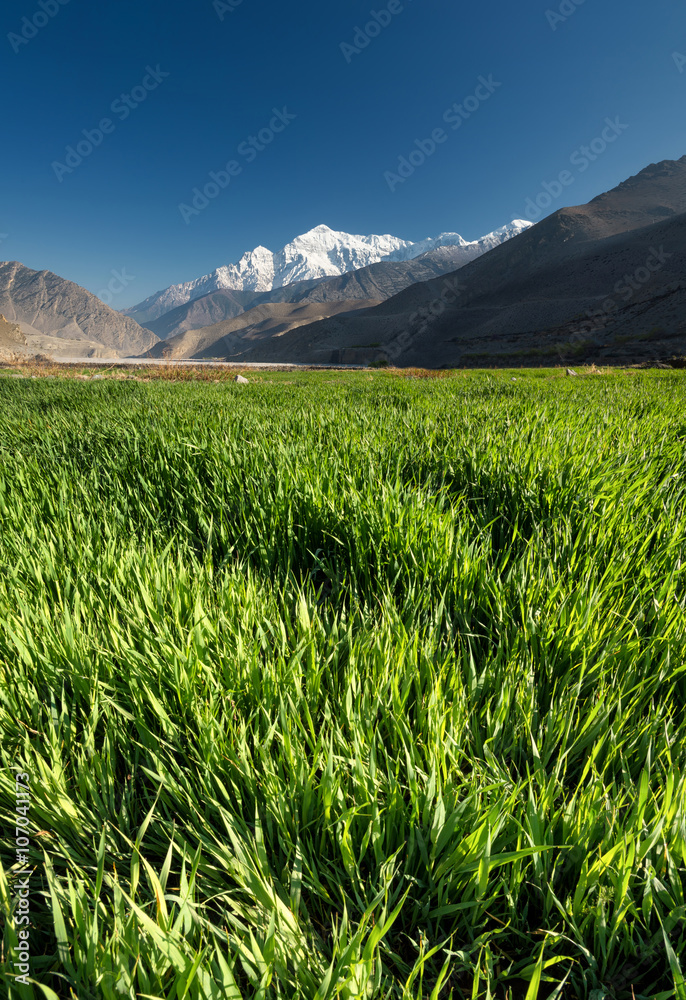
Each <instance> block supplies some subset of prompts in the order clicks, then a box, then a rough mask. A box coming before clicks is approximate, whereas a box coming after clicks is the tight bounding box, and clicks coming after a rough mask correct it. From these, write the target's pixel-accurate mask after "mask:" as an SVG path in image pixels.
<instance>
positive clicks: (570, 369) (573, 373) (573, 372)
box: [567, 368, 576, 375]
mask: <svg viewBox="0 0 686 1000" xmlns="http://www.w3.org/2000/svg"><path fill="white" fill-rule="evenodd" d="M567 374H568V375H576V372H575V371H574V370H573V369H572V368H568V369H567Z"/></svg>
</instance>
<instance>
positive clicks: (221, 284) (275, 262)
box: [123, 220, 531, 326]
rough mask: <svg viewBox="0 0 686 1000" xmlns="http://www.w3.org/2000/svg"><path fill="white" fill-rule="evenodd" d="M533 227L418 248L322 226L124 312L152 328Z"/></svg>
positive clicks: (473, 251)
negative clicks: (217, 304) (198, 306)
mask: <svg viewBox="0 0 686 1000" xmlns="http://www.w3.org/2000/svg"><path fill="white" fill-rule="evenodd" d="M530 225H531V223H530V222H524V221H522V220H516V221H514V222H512V223H510V224H509V225H508V226H503V227H502V229H499V230H497V231H496V232H494V233H489V234H488V235H487V236H484V237H482V239H480V240H475V241H474V242H472V243H469V242H468V241H467V240H465V239H463V237H462V236H460V235H459V234H458V233H442V234H441V235H440V236H437V237H430V238H428V239H425V240H421V241H419V242H417V243H412V242H410V241H408V240H402V239H399V238H398V237H396V236H353V235H351V234H350V233H340V232H335V231H334V230H333V229H329V227H328V226H323V225H321V226H316V227H315V228H314V229H311V230H309V232H307V233H304V234H303V235H302V236H297V237H296V238H295V239H294V240H293V241H292V242H291V243H288V244H287V245H286V246H285V247H283V248H282V249H281V250H279V251H278V252H277V253H272V252H271V251H270V250H267V249H266V247H262V246H260V247H257V248H256V249H255V250H251V251H250V252H249V253H246V254H244V255H243V256H242V257H241V259H240V260H239V261H238V262H237V263H235V264H228V265H224V266H222V267H218V268H217V269H216V270H214V271H212V272H211V274H206V275H203V277H201V278H196V279H194V280H193V281H187V282H184V283H183V284H180V285H171V286H170V287H169V288H165V289H164V290H163V291H160V292H155V294H154V295H151V296H149V297H148V298H147V299H145V300H144V301H143V302H140V303H139V304H138V305H136V306H132V307H131V308H129V309H125V310H124V311H123V312H124V314H125V315H127V316H130V317H131V318H132V319H135V320H136V321H137V322H138V323H141V324H143V325H146V326H148V325H150V323H151V321H154V320H156V319H159V317H161V316H163V315H165V314H166V313H168V312H170V311H171V310H173V309H176V308H178V307H179V306H182V305H185V304H186V303H188V302H191V301H193V300H194V299H198V298H201V297H202V296H204V295H208V294H211V293H213V292H218V291H227V292H238V293H253V298H252V299H248V300H241V299H239V300H238V301H250V302H251V303H257V300H258V298H259V296H260V293H269V292H273V291H275V290H278V289H282V288H285V287H287V286H292V285H294V284H296V283H300V282H312V281H322V280H325V279H326V278H332V277H337V276H340V275H343V274H348V273H350V272H351V271H357V270H359V269H361V268H365V267H368V266H369V265H370V264H375V263H378V262H379V261H389V262H390V261H393V262H397V261H410V260H414V259H415V258H417V257H420V256H422V255H424V254H427V253H429V252H431V251H433V250H436V249H438V248H440V247H458V248H461V249H462V250H464V251H465V259H467V257H468V258H469V259H472V258H473V257H476V256H478V255H479V254H481V253H485V252H486V251H487V250H490V249H492V247H494V246H497V245H498V244H499V243H502V242H503V240H505V239H510V238H511V237H512V236H516V235H517V234H518V233H520V232H522V231H523V230H524V229H527V228H528V227H529V226H530ZM262 301H265V300H264V299H262ZM272 301H273V300H272ZM281 301H283V299H281Z"/></svg>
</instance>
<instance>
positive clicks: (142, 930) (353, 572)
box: [0, 371, 686, 1000]
mask: <svg viewBox="0 0 686 1000" xmlns="http://www.w3.org/2000/svg"><path fill="white" fill-rule="evenodd" d="M513 379H515V380H514V381H513ZM250 380H251V383H250V384H249V385H234V384H232V383H228V382H223V383H216V384H215V383H212V382H205V383H199V382H196V381H193V380H192V379H188V380H187V381H184V382H166V381H162V380H159V381H151V382H141V381H132V380H128V381H124V380H114V379H110V378H104V379H102V380H100V381H97V382H90V381H89V382H86V381H82V382H77V381H74V380H68V379H65V378H62V377H57V378H53V379H50V380H48V379H41V378H38V379H35V380H33V379H30V378H28V379H24V380H19V379H11V378H8V377H5V376H0V413H1V417H2V420H1V423H0V737H1V739H0V753H1V754H2V771H1V773H0V836H1V837H2V867H1V868H0V907H1V908H2V911H3V914H4V918H5V919H4V921H3V943H2V954H1V955H0V969H1V970H2V972H1V973H0V995H6V996H8V997H9V998H10V1000H25V998H34V1000H43V998H47V1000H54V998H55V997H58V998H60V1000H61V998H68V1000H100V998H104V1000H122V998H126V1000H128V998H131V1000H134V998H138V997H140V998H144V997H148V998H151V997H152V998H160V1000H162V998H164V1000H223V998H229V1000H239V998H253V997H254V998H259V1000H272V998H283V1000H291V998H306V1000H333V998H336V997H340V998H342V1000H353V998H369V1000H371V998H377V997H378V998H389V1000H396V998H397V1000H401V998H402V1000H405V998H407V1000H410V998H413V1000H424V998H425V1000H443V998H445V1000H449V998H450V997H451V996H452V997H453V1000H463V998H464V1000H536V998H538V1000H544V998H549V1000H553V998H563V1000H615V998H616V1000H631V998H634V997H635V998H636V1000H641V998H651V1000H671V998H676V1000H686V979H685V976H686V923H685V919H684V918H685V917H686V713H685V709H686V586H685V584H686V405H685V404H686V372H678V371H671V372H667V371H650V372H648V371H644V372H638V371H632V372H624V371H617V372H614V373H607V374H602V375H597V374H594V375H590V374H588V375H584V376H582V377H578V378H565V377H564V376H561V375H560V373H559V372H558V373H555V372H552V371H539V372H536V371H530V372H527V373H516V372H508V373H503V372H498V373H496V372H492V373H486V372H481V373H472V372H470V373H469V374H462V373H451V374H447V375H445V376H443V377H436V378H419V377H401V376H400V375H398V374H395V373H392V372H385V371H377V372H373V373H370V372H346V373H342V372H320V373H310V372H306V373H305V372H303V373H297V372H296V373H292V372H289V373H274V372H261V373H259V374H256V375H255V376H254V377H253V376H252V375H251V376H250ZM17 775H26V776H27V777H26V778H19V779H17V777H16V776H17ZM17 780H19V781H20V782H24V784H22V786H21V787H22V788H24V787H26V786H28V788H29V791H30V795H29V797H28V798H27V796H26V795H25V794H23V793H22V796H21V797H20V798H17V793H16V788H17V787H18V785H17ZM29 800H30V806H28V807H27V806H26V805H25V804H24V803H25V802H27V801H29ZM18 810H19V811H18ZM20 817H24V818H20ZM26 819H27V821H28V825H27V823H26ZM18 823H19V826H17V824H18ZM25 839H26V840H28V842H29V846H28V858H29V869H30V872H29V875H28V888H29V896H28V897H26V898H28V899H29V900H30V909H29V910H28V912H29V915H30V921H29V922H28V923H27V924H24V925H23V926H25V927H27V929H28V936H21V937H20V934H23V931H22V925H21V924H20V923H19V922H18V921H19V915H20V914H21V913H22V912H25V905H24V904H17V900H18V899H20V898H21V899H23V898H25V897H23V896H21V897H20V896H19V889H18V885H19V884H20V882H21V880H22V879H25V878H27V876H25V875H22V876H20V875H19V874H18V872H19V870H20V869H21V867H22V866H21V864H20V863H19V861H18V860H17V857H18V855H17V850H18V848H17V846H16V845H17V843H19V842H20V843H21V844H23V843H24V840H25ZM22 906H24V909H22V908H21V907H22ZM25 941H28V947H29V952H28V955H29V956H30V975H29V977H28V982H29V984H28V985H26V982H24V983H20V982H17V981H16V980H15V978H14V977H15V975H16V974H17V973H16V971H15V970H14V969H13V967H12V965H11V963H12V962H13V961H15V960H17V959H16V958H14V957H13V956H16V954H17V948H18V947H19V945H20V943H23V942H25ZM22 947H24V952H23V954H25V955H26V954H27V952H26V945H24V944H22Z"/></svg>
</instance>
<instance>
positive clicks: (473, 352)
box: [246, 157, 686, 367]
mask: <svg viewBox="0 0 686 1000" xmlns="http://www.w3.org/2000/svg"><path fill="white" fill-rule="evenodd" d="M682 213H686V157H683V158H682V159H680V160H677V161H665V162H663V163H660V164H653V165H651V166H650V167H647V168H646V169H645V170H643V171H641V173H640V174H638V175H637V176H636V177H632V178H630V179H629V180H628V181H625V182H624V183H623V184H620V185H619V186H618V187H617V188H615V189H614V190H613V191H610V192H607V193H606V194H603V195H600V196H599V197H598V198H595V199H594V200H593V201H592V202H589V204H588V205H582V206H577V207H575V208H564V209H561V210H560V211H559V212H556V213H555V214H554V215H552V216H550V217H549V218H547V219H544V220H543V221H542V222H540V223H538V225H536V226H534V227H533V228H532V229H530V230H528V231H527V232H525V233H522V234H521V235H519V236H517V237H515V238H514V239H512V240H509V241H508V242H507V243H504V244H502V245H501V246H498V247H496V248H495V249H494V250H491V251H490V252H489V253H487V254H485V255H484V256H482V257H480V258H479V259H478V260H475V261H473V262H472V263H471V264H468V265H467V266H466V267H464V268H461V269H460V270H459V271H458V272H456V273H454V274H453V275H451V276H449V277H448V278H438V279H434V280H432V281H429V282H424V283H421V284H416V285H413V286H411V287H410V288H408V289H406V290H405V291H403V292H401V293H400V294H398V295H396V296H394V297H393V298H391V299H389V300H388V301H386V302H383V303H382V304H381V305H380V306H377V307H376V308H374V309H369V310H364V311H362V312H358V313H356V314H355V315H354V316H340V317H336V318H333V319H331V320H326V321H323V322H320V323H318V324H316V325H314V326H311V327H305V328H301V329H300V330H298V331H296V332H295V333H292V334H289V335H288V336H287V337H284V338H282V339H281V340H280V341H279V342H278V344H274V345H266V344H263V345H258V346H256V348H255V349H254V350H253V351H252V352H251V354H250V357H249V360H272V359H273V360H283V359H284V358H285V357H287V356H289V357H290V359H291V360H294V361H311V362H316V361H320V362H321V361H335V360H339V361H344V360H345V361H350V362H353V361H355V360H356V358H355V356H354V351H353V352H351V351H350V347H351V345H353V344H359V343H362V344H365V343H366V344H370V343H381V344H382V345H383V350H382V352H381V353H383V354H384V355H385V356H386V357H387V358H388V360H390V361H393V362H394V363H396V364H400V365H427V366H431V367H441V366H453V365H459V364H466V363H470V360H469V359H471V358H480V359H481V361H482V363H486V362H487V359H488V357H491V356H492V357H493V359H494V361H493V363H503V364H504V363H507V361H508V360H511V359H512V358H514V357H515V356H518V357H522V358H527V357H528V358H530V359H531V360H532V361H536V360H538V361H539V363H540V361H541V360H542V359H545V358H546V357H554V356H555V355H556V354H559V353H560V352H563V353H564V352H565V351H567V352H569V351H571V352H572V356H581V355H582V354H584V353H586V354H588V353H590V354H594V353H597V354H598V356H599V357H600V356H601V355H602V356H603V357H607V358H612V357H617V358H621V359H624V358H626V357H627V356H628V355H630V354H631V352H632V351H634V353H635V354H636V355H637V359H639V360H640V358H641V357H643V356H646V355H649V354H651V353H652V354H655V353H664V352H665V351H667V350H669V349H674V351H679V350H680V349H682V348H681V346H680V345H681V341H682V340H683V335H682V331H684V329H685V328H686V312H685V311H684V289H683V287H682V285H681V283H682V282H683V281H684V275H685V274H686V270H685V268H686V217H685V216H684V215H683V214H682ZM655 220H662V221H655ZM661 246H663V247H664V255H663V254H661V251H660V248H661ZM653 250H655V251H656V252H657V253H656V255H655V254H654V253H653ZM663 256H664V259H662V257H663ZM627 278H628V279H630V280H629V282H627ZM631 282H633V284H634V285H635V287H631ZM589 311H590V312H591V313H593V314H598V316H597V318H596V319H594V320H591V319H590V318H589V317H588V316H587V315H586V313H587V312H589ZM661 327H664V329H665V333H666V336H665V337H664V338H663V341H664V342H663V341H661V340H660V339H659V338H660V328H661ZM570 338H571V339H572V343H571V344H570ZM646 338H651V339H649V340H648V339H646ZM603 345H608V346H607V347H605V346H603ZM268 348H271V351H272V354H271V355H270V356H268ZM341 351H343V352H344V353H343V354H341ZM346 351H347V353H345V352H346ZM246 360H248V358H246Z"/></svg>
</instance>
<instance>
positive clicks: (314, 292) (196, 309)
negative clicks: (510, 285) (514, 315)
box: [146, 244, 481, 340]
mask: <svg viewBox="0 0 686 1000" xmlns="http://www.w3.org/2000/svg"><path fill="white" fill-rule="evenodd" d="M480 252H481V250H479V249H478V248H477V247H476V245H475V244H469V246H467V247H439V248H438V249H437V250H432V251H430V252H429V253H426V254H422V256H421V257H417V258H415V259H413V260H407V261H380V262H379V263H377V264H371V265H369V266H368V267H362V268H360V269H359V270H357V271H350V272H348V273H347V274H343V275H341V276H340V277H336V278H325V279H318V280H316V281H297V282H294V283H293V284H292V285H286V286H285V287H283V288H275V289H273V290H272V291H270V292H242V291H238V292H236V291H231V290H229V289H227V290H222V291H217V292H210V293H209V294H207V295H202V296H200V298H197V299H193V300H191V301H190V302H186V303H185V304H184V305H182V306H177V308H176V309H172V310H171V311H170V312H168V313H165V314H164V315H163V316H160V317H159V318H158V319H154V320H151V321H150V322H149V323H147V324H146V327H147V329H149V330H152V331H153V333H155V334H157V336H158V337H160V338H161V339H162V340H169V339H171V338H172V337H174V336H175V335H176V334H179V333H184V332H185V331H186V330H198V329H200V328H201V327H204V326H209V325H214V324H215V323H220V322H222V321H223V320H230V319H234V318H235V317H236V316H240V315H241V314H242V313H243V312H244V311H247V310H249V309H254V308H256V307H257V306H259V305H265V304H268V303H278V302H294V303H303V304H305V303H322V302H350V301H358V300H361V299H368V300H369V302H368V303H367V305H369V304H370V303H371V302H372V301H374V302H382V301H383V300H384V299H387V298H390V297H391V296H392V295H397V293H398V292H400V291H402V290H403V289H404V288H407V287H408V286H409V285H412V284H414V283H415V282H417V281H428V280H429V279H431V278H434V277H437V276H438V275H441V274H446V273H447V272H448V271H454V270H455V268H457V267H462V266H463V265H464V264H467V263H469V261H470V260H473V259H474V258H475V257H476V256H478V255H479V253H480ZM322 315H324V314H322Z"/></svg>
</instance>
